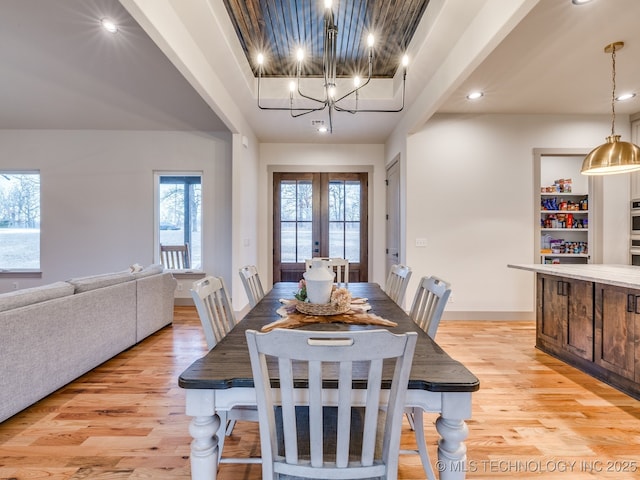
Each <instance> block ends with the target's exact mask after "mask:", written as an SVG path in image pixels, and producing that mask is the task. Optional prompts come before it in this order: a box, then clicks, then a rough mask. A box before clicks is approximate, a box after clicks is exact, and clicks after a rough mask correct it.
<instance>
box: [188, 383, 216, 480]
mask: <svg viewBox="0 0 640 480" xmlns="http://www.w3.org/2000/svg"><path fill="white" fill-rule="evenodd" d="M186 394H187V398H186V400H187V402H186V403H187V404H186V407H187V409H186V413H187V415H189V416H191V417H193V419H192V420H191V423H190V424H189V433H190V434H191V437H192V438H193V441H192V442H191V455H190V458H191V478H192V480H215V479H216V476H217V474H218V448H219V446H218V435H224V428H222V429H220V426H221V423H220V417H219V416H218V415H217V414H216V410H215V392H214V391H213V390H204V389H187V390H186Z"/></svg>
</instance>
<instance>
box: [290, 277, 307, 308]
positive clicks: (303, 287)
mask: <svg viewBox="0 0 640 480" xmlns="http://www.w3.org/2000/svg"><path fill="white" fill-rule="evenodd" d="M293 296H294V297H296V300H299V301H301V302H306V301H307V282H306V281H305V280H304V278H303V279H302V280H300V281H299V282H298V291H297V292H294V294H293Z"/></svg>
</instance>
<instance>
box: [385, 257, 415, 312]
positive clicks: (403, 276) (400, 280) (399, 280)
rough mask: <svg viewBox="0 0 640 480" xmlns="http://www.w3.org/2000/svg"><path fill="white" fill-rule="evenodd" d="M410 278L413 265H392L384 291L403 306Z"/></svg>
mask: <svg viewBox="0 0 640 480" xmlns="http://www.w3.org/2000/svg"><path fill="white" fill-rule="evenodd" d="M410 278H411V267H407V266H406V265H391V269H390V270H389V275H387V281H386V282H385V285H384V292H385V293H386V294H387V295H389V297H390V298H391V300H393V301H394V302H395V303H396V304H398V305H400V306H401V307H402V302H404V296H405V293H406V291H407V285H408V284H409V279H410Z"/></svg>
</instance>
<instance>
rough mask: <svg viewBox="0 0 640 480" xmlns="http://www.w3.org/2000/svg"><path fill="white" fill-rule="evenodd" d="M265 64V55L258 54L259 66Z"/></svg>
mask: <svg viewBox="0 0 640 480" xmlns="http://www.w3.org/2000/svg"><path fill="white" fill-rule="evenodd" d="M263 63H264V55H263V54H262V53H259V54H258V65H262V64H263Z"/></svg>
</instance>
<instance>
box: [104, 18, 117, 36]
mask: <svg viewBox="0 0 640 480" xmlns="http://www.w3.org/2000/svg"><path fill="white" fill-rule="evenodd" d="M100 24H101V25H102V28H104V29H105V30H106V31H107V32H109V33H118V26H117V25H116V24H115V23H113V20H109V19H108V18H103V19H102V20H100Z"/></svg>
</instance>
